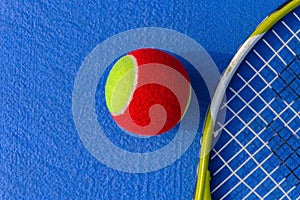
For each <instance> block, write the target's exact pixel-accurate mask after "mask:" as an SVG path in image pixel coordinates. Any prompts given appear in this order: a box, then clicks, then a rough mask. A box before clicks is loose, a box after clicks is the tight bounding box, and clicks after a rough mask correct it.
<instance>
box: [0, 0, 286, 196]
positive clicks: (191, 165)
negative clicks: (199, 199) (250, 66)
mask: <svg viewBox="0 0 300 200" xmlns="http://www.w3.org/2000/svg"><path fill="white" fill-rule="evenodd" d="M282 2H283V1H276V0H269V1H262V2H258V1H255V0H229V1H222V0H214V1H207V0H203V1H170V2H167V1H156V0H155V1H151V2H148V1H102V2H101V1H98V2H97V1H86V2H81V1H69V2H65V3H61V2H60V1H55V0H51V1H43V2H37V1H13V2H10V1H5V0H2V1H1V2H0V64H1V66H0V85H1V88H0V99H1V101H0V197H1V199H103V200H104V199H105V200H106V199H124V200H125V199H130V200H134V199H139V200H142V199H172V200H173V199H179V200H182V199H191V198H192V196H193V190H194V184H195V181H196V176H195V174H196V168H197V161H198V158H197V155H198V151H199V142H198V140H199V138H200V133H198V134H197V136H196V137H195V140H194V142H193V143H192V145H191V146H190V148H189V149H188V150H187V151H186V152H185V153H184V154H183V155H182V156H181V157H180V158H179V159H178V160H177V161H175V162H174V163H173V164H172V165H170V166H168V167H166V168H163V169H160V170H158V171H154V172H150V173H143V174H132V173H125V172H120V171H117V170H114V169H112V168H110V167H107V166H106V165H103V164H102V163H101V162H99V161H98V160H97V159H95V158H94V157H93V156H92V155H91V154H90V153H89V152H88V151H87V149H86V148H85V146H84V145H83V144H82V142H81V140H80V139H79V135H78V133H77V131H76V127H75V124H74V121H73V116H72V90H73V85H74V81H75V78H76V75H77V72H78V70H79V68H80V66H81V64H82V62H83V60H84V58H85V57H86V56H87V55H88V54H89V53H90V51H92V49H93V48H94V47H95V46H96V45H97V44H99V43H101V42H102V41H104V40H105V39H107V38H109V37H111V36H113V35H115V34H117V33H120V32H123V31H126V30H130V29H134V28H140V27H153V26H154V27H163V28H168V29H172V30H175V31H178V32H181V33H184V34H186V35H188V36H189V37H191V38H193V39H194V40H196V41H197V42H198V43H200V44H201V45H202V46H203V47H204V48H205V49H206V50H207V52H208V53H209V54H210V55H211V56H212V58H213V60H214V61H215V63H216V64H217V66H218V68H219V69H220V70H221V71H222V70H223V69H224V68H225V67H226V65H227V64H228V62H229V61H230V59H231V57H232V56H233V55H234V53H235V52H236V50H237V48H238V47H239V46H240V45H241V44H242V42H243V41H244V40H245V38H246V37H247V36H248V35H249V33H250V32H251V31H252V30H253V29H254V28H255V26H256V25H257V24H258V23H259V22H260V21H261V20H262V19H263V18H264V17H265V16H267V14H268V13H270V12H271V11H272V10H273V9H274V8H276V7H277V6H278V5H279V4H280V3H282ZM212 78H214V77H212ZM207 104H208V103H207ZM100 107H101V105H100ZM205 109H206V108H203V111H202V112H204V111H205ZM100 120H101V119H100ZM202 120H203V119H202ZM107 129H109V127H108V128H107ZM166 139H170V138H168V137H166ZM155 144H157V143H153V145H155ZM161 144H164V143H163V142H162V143H161ZM119 145H121V142H120V143H119ZM126 148H128V149H130V148H131V147H128V146H127V147H126ZM151 148H153V146H151V145H150V147H149V149H150V150H152V149H151ZM141 149H144V147H141ZM144 150H145V149H144Z"/></svg>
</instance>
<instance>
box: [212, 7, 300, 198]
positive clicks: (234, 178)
mask: <svg viewBox="0 0 300 200" xmlns="http://www.w3.org/2000/svg"><path fill="white" fill-rule="evenodd" d="M299 11H300V9H299V8H298V9H297V13H299ZM297 13H296V12H294V13H291V14H290V15H289V16H288V17H290V18H293V20H294V21H296V22H297V21H298V22H297V23H296V24H297V26H292V25H291V24H290V23H289V22H287V21H285V19H283V20H282V21H281V22H280V23H279V25H278V26H281V27H280V28H277V27H274V28H273V29H272V30H270V31H269V32H268V34H267V36H266V37H265V38H263V39H262V40H261V41H259V43H258V44H257V45H256V47H257V48H256V47H254V49H252V51H251V52H250V53H248V56H247V57H246V58H245V60H244V61H243V62H242V64H241V66H240V68H239V69H238V71H237V73H236V75H235V76H234V77H233V81H232V82H231V83H230V85H229V87H228V90H227V102H226V103H225V104H223V105H222V106H221V108H220V109H221V110H224V109H225V110H227V115H226V121H225V123H223V124H221V123H219V122H217V124H218V126H217V128H218V129H217V130H215V132H218V133H222V136H221V137H220V138H223V141H221V142H220V141H219V142H218V143H217V145H216V146H215V148H214V149H213V155H212V157H211V159H212V165H213V164H214V163H217V164H218V163H221V164H218V167H216V168H214V169H213V170H211V171H212V175H213V181H212V194H213V196H214V195H216V196H215V197H216V198H217V199H225V198H228V197H237V196H239V197H240V198H241V199H248V198H250V199H251V198H254V197H255V198H260V199H265V198H272V197H277V198H279V197H280V199H291V196H290V195H295V192H296V191H297V190H299V189H300V187H299V186H300V162H299V160H300V155H299V154H300V135H299V132H300V127H299V123H300V94H299V93H300V78H299V77H300V59H299V58H300V52H299V51H300V49H299V46H300V45H299V42H300V39H299V33H300V30H299V29H300V27H299V21H300V18H299V16H298V14H297ZM283 28H284V30H283V31H281V30H282V29H283ZM270 38H271V39H270ZM272 40H278V42H277V43H276V44H277V46H276V45H274V42H273V41H272ZM295 43H296V46H295V45H294V44H295ZM278 44H279V45H278ZM297 45H298V47H297ZM261 46H263V49H261V48H259V47H261ZM243 70H245V71H246V72H247V73H245V72H243ZM249 116H251V117H249ZM226 135H227V136H226ZM291 163H292V164H291ZM226 171H227V173H228V171H229V173H228V175H227V176H226V177H224V179H222V180H220V181H218V176H219V174H224V173H226ZM256 176H257V177H256ZM214 177H216V178H215V180H214ZM250 180H251V181H253V182H251V181H250ZM266 183H268V184H266ZM241 188H243V189H241ZM263 191H264V192H263ZM273 199H274V198H273Z"/></svg>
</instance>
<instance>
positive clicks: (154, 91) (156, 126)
mask: <svg viewBox="0 0 300 200" xmlns="http://www.w3.org/2000/svg"><path fill="white" fill-rule="evenodd" d="M190 96H191V85H190V79H189V76H188V73H187V71H186V69H185V67H184V66H183V64H182V63H181V62H180V61H179V60H178V59H177V58H175V57H174V56H173V55H171V54H169V53H167V52H164V51H161V50H158V49H151V48H143V49H137V50H134V51H132V52H129V53H127V54H126V55H124V56H122V57H121V58H119V59H118V60H117V61H116V62H115V64H114V65H113V67H112V69H111V70H110V72H109V75H108V77H107V80H106V85H105V100H106V104H107V108H108V110H109V112H110V113H111V115H112V117H113V119H114V120H115V122H116V123H117V124H118V125H119V126H120V127H121V128H123V129H125V130H126V131H129V132H131V133H135V134H139V135H143V136H153V135H158V134H161V133H164V132H166V131H169V130H170V129H172V128H173V127H174V126H176V125H177V124H178V123H179V122H180V120H181V119H182V118H183V116H184V114H185V112H186V110H187V108H188V104H189V101H190Z"/></svg>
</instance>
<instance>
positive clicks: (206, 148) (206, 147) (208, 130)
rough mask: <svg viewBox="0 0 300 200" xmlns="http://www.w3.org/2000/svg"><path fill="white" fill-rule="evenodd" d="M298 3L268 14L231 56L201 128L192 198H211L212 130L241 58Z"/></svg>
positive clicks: (295, 1)
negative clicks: (209, 166)
mask: <svg viewBox="0 0 300 200" xmlns="http://www.w3.org/2000/svg"><path fill="white" fill-rule="evenodd" d="M299 5H300V0H292V1H288V2H286V3H285V4H284V5H283V6H281V7H280V8H279V9H278V10H276V11H275V12H273V13H272V14H271V15H269V16H268V17H267V18H266V19H265V20H264V21H263V22H262V23H261V24H259V25H258V26H257V28H256V29H255V31H254V32H253V33H252V34H251V35H250V36H249V38H248V39H247V40H246V41H245V43H244V44H243V45H242V46H241V48H240V49H239V50H238V51H237V53H236V55H235V56H234V57H233V59H232V61H231V62H230V64H229V66H228V67H227V69H226V71H225V72H224V74H223V76H222V78H221V81H220V83H219V85H218V87H217V89H216V91H215V94H214V97H213V99H212V102H211V105H210V109H209V111H208V114H207V116H206V121H205V125H204V130H203V136H202V144H201V152H200V161H199V166H198V179H197V184H196V189H195V196H194V200H211V194H210V172H209V170H208V163H209V159H210V158H209V153H210V150H211V142H212V137H213V134H212V133H213V130H214V126H215V121H216V117H217V113H218V111H219V108H220V105H221V102H222V99H223V97H224V95H225V90H226V88H227V86H228V84H229V82H230V80H231V78H232V76H233V75H234V73H235V71H236V70H237V68H238V67H239V65H240V63H241V62H242V60H243V59H244V58H245V56H246V55H247V54H248V52H249V51H250V49H251V48H252V47H253V46H254V45H255V44H256V43H257V41H258V40H259V39H260V38H261V37H262V36H263V35H264V33H266V32H267V31H268V30H269V29H270V28H271V27H272V26H273V25H274V24H275V23H276V22H278V21H279V20H280V19H281V18H283V17H284V16H285V15H286V14H287V13H289V12H291V11H292V10H294V9H295V8H296V7H298V6H299Z"/></svg>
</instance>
